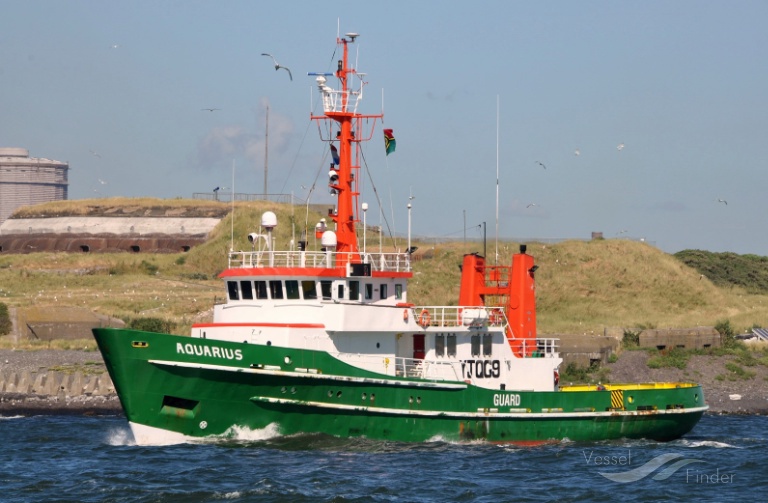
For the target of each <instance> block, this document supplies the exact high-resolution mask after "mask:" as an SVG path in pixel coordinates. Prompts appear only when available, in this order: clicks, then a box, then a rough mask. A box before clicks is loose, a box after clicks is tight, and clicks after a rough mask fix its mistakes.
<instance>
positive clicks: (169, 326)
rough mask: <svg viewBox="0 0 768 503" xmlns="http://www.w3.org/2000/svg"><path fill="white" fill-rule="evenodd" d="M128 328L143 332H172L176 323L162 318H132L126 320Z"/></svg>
mask: <svg viewBox="0 0 768 503" xmlns="http://www.w3.org/2000/svg"><path fill="white" fill-rule="evenodd" d="M126 324H127V325H128V328H130V329H133V330H141V331H143V332H157V333H161V334H170V333H171V332H172V331H173V329H174V328H175V326H176V324H175V323H173V322H172V321H168V320H162V319H160V318H132V319H129V320H126Z"/></svg>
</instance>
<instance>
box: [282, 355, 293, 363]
mask: <svg viewBox="0 0 768 503" xmlns="http://www.w3.org/2000/svg"><path fill="white" fill-rule="evenodd" d="M283 361H284V362H285V364H286V365H290V364H291V363H292V362H293V360H291V357H290V356H286V357H285V358H284V359H283Z"/></svg>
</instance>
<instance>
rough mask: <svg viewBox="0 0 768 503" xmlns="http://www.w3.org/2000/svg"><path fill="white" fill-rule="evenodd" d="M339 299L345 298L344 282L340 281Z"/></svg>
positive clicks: (337, 296)
mask: <svg viewBox="0 0 768 503" xmlns="http://www.w3.org/2000/svg"><path fill="white" fill-rule="evenodd" d="M336 298H337V299H343V298H344V283H339V288H338V291H337V295H336Z"/></svg>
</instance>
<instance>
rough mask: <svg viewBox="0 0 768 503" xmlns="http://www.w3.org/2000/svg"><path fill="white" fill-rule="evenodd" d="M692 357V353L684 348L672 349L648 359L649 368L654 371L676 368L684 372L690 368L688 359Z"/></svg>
mask: <svg viewBox="0 0 768 503" xmlns="http://www.w3.org/2000/svg"><path fill="white" fill-rule="evenodd" d="M690 356H691V353H690V351H686V350H685V349H682V348H672V349H670V350H669V351H663V352H660V353H659V354H658V355H656V356H652V357H650V358H648V367H649V368H652V369H658V368H661V367H675V368H678V369H680V370H684V369H685V367H687V366H688V358H690Z"/></svg>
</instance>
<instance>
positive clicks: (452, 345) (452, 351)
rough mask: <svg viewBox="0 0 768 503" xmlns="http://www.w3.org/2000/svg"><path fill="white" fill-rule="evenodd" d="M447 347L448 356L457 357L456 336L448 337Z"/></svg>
mask: <svg viewBox="0 0 768 503" xmlns="http://www.w3.org/2000/svg"><path fill="white" fill-rule="evenodd" d="M446 345H447V346H448V356H456V335H455V334H454V335H449V336H447V337H446Z"/></svg>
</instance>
